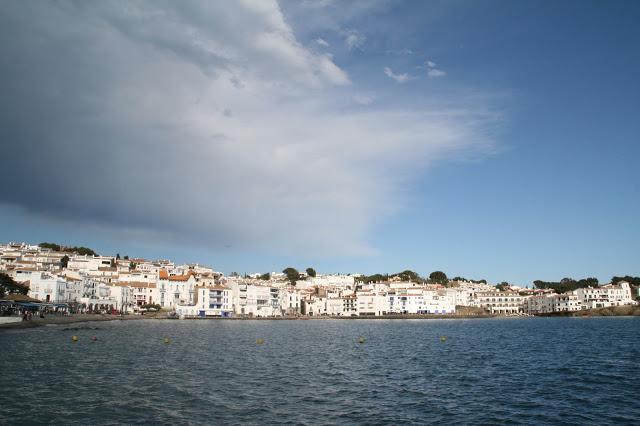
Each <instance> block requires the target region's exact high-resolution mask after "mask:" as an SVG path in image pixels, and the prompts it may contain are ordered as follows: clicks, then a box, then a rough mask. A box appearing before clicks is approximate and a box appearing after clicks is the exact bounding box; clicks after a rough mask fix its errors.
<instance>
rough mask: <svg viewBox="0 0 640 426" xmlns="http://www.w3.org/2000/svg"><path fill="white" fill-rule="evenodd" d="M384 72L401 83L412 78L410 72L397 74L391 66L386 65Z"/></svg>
mask: <svg viewBox="0 0 640 426" xmlns="http://www.w3.org/2000/svg"><path fill="white" fill-rule="evenodd" d="M384 73H385V74H386V75H387V77H389V78H390V79H392V80H395V81H396V82H397V83H401V84H402V83H406V82H407V81H409V79H410V78H411V77H409V74H395V73H394V72H393V71H392V70H391V68H389V67H384Z"/></svg>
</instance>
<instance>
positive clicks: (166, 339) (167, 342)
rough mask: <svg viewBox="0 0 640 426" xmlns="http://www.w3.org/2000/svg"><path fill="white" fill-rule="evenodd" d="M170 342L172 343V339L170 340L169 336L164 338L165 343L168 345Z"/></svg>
mask: <svg viewBox="0 0 640 426" xmlns="http://www.w3.org/2000/svg"><path fill="white" fill-rule="evenodd" d="M169 343H171V340H169V338H168V337H165V338H164V344H165V345H168V344H169Z"/></svg>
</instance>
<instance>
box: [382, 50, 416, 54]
mask: <svg viewBox="0 0 640 426" xmlns="http://www.w3.org/2000/svg"><path fill="white" fill-rule="evenodd" d="M386 53H387V55H413V50H411V49H396V50H387V51H386Z"/></svg>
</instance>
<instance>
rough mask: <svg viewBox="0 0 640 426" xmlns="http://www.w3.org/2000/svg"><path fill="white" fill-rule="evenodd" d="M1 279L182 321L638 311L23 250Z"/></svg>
mask: <svg viewBox="0 0 640 426" xmlns="http://www.w3.org/2000/svg"><path fill="white" fill-rule="evenodd" d="M65 256H66V258H65ZM63 258H65V262H66V264H63V263H65V262H63ZM0 271H1V272H5V273H7V274H9V275H10V276H11V277H12V278H14V279H15V280H16V281H17V282H19V283H22V284H24V285H26V286H28V287H29V296H31V297H33V298H35V299H38V300H41V301H43V302H45V303H73V304H76V305H78V306H80V309H81V310H84V311H95V310H100V311H124V312H131V311H133V312H135V311H140V310H144V309H146V308H149V307H152V306H158V307H159V308H161V309H165V310H168V311H175V312H176V313H178V314H179V315H181V316H185V317H191V316H193V317H232V316H236V317H278V316H296V315H308V316H314V317H316V316H332V317H369V316H373V317H381V316H385V315H420V314H430V315H450V314H455V313H456V311H457V307H470V308H476V309H478V310H480V311H484V312H488V313H491V314H495V315H522V314H533V315H536V314H549V313H554V312H568V311H578V310H583V309H591V308H601V307H610V306H622V305H629V304H634V303H635V302H634V300H633V295H632V289H631V287H630V286H629V284H628V283H626V282H620V283H618V284H616V285H603V286H599V287H595V288H591V287H589V288H580V289H577V290H575V291H573V292H567V293H563V294H555V293H553V291H552V290H549V289H547V290H538V289H527V288H522V287H512V288H510V289H507V290H506V291H501V290H499V289H497V288H496V287H494V286H492V285H490V284H487V283H486V282H474V281H462V280H460V281H450V282H449V283H447V285H446V286H444V285H441V284H435V283H424V282H417V281H415V282H412V281H402V280H401V279H400V277H399V276H395V277H391V278H390V279H389V280H388V281H378V282H363V281H362V277H361V276H358V275H352V274H347V275H344V274H343V275H340V274H331V275H318V276H315V277H308V276H305V274H301V276H302V278H301V279H300V280H298V281H296V282H294V283H291V282H289V281H288V280H287V277H286V276H285V275H284V274H281V273H271V274H268V276H267V279H263V278H265V275H263V274H252V275H248V276H245V277H240V276H237V275H234V276H224V274H222V273H220V272H217V271H215V270H214V269H212V268H210V267H207V266H203V265H199V264H184V265H177V264H175V263H174V262H172V261H170V260H154V261H150V260H147V259H141V258H132V259H128V258H120V257H119V256H116V257H111V256H87V255H76V254H73V253H66V254H63V253H61V252H53V251H51V250H50V249H48V248H42V247H39V246H33V245H29V244H24V243H20V244H13V243H11V244H5V245H0ZM475 312H477V310H476V311H475Z"/></svg>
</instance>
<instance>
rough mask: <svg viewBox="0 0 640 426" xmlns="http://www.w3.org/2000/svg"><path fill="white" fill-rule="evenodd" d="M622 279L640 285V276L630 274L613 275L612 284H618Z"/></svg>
mask: <svg viewBox="0 0 640 426" xmlns="http://www.w3.org/2000/svg"><path fill="white" fill-rule="evenodd" d="M620 281H626V282H628V283H629V284H631V285H633V286H636V287H637V286H640V277H632V276H630V275H625V276H624V277H613V278H611V284H618V283H619V282H620Z"/></svg>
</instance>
